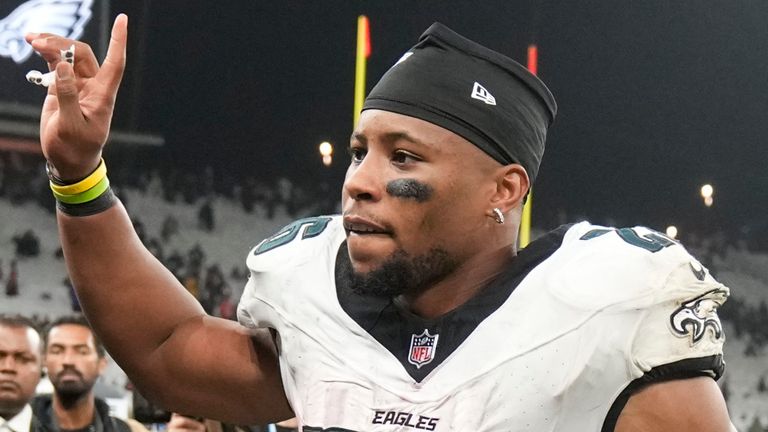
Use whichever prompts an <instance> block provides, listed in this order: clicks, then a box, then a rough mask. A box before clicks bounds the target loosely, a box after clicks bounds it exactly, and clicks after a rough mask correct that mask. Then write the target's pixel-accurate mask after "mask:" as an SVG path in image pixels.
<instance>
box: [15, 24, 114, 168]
mask: <svg viewBox="0 0 768 432" xmlns="http://www.w3.org/2000/svg"><path fill="white" fill-rule="evenodd" d="M127 37H128V17H127V16H126V15H124V14H120V15H118V16H117V18H116V19H115V23H114V25H113V27H112V37H111V39H110V41H109V49H108V50H107V56H106V58H105V59H104V62H103V63H102V65H101V66H99V64H98V61H97V60H96V56H95V55H94V54H93V50H91V47H90V46H88V45H87V44H85V43H82V42H78V41H73V40H71V39H65V38H63V37H60V36H56V35H52V34H48V33H41V34H28V35H27V36H26V40H27V42H28V43H30V44H31V45H32V48H34V49H35V51H37V52H38V53H40V55H41V56H42V57H43V58H44V59H45V61H47V62H48V68H49V70H51V71H54V70H55V71H56V83H55V85H52V86H50V87H48V95H47V96H46V98H45V102H44V104H43V111H42V115H41V117H40V143H41V145H42V150H43V154H44V155H45V158H46V159H48V161H50V163H51V164H52V165H53V167H54V169H55V170H56V173H55V174H57V175H58V176H59V177H60V178H62V179H64V180H74V179H79V178H82V177H85V176H87V175H88V174H89V173H90V172H91V171H93V170H94V169H95V168H96V166H97V165H98V164H99V159H100V158H101V150H102V148H103V147H104V144H105V143H106V141H107V137H108V136H109V128H110V124H111V122H112V113H113V112H114V108H115V99H116V97H117V90H118V88H119V87H120V81H121V80H122V77H123V71H124V70H125V47H126V40H127ZM72 44H75V47H76V48H75V52H76V56H75V62H74V66H73V65H70V64H69V63H67V62H66V61H62V58H61V50H64V49H66V48H67V47H69V46H71V45H72Z"/></svg>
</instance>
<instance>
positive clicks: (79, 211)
mask: <svg viewBox="0 0 768 432" xmlns="http://www.w3.org/2000/svg"><path fill="white" fill-rule="evenodd" d="M116 202H117V197H116V196H115V194H114V192H112V188H107V190H106V191H105V192H104V193H103V194H101V195H99V197H98V198H96V199H95V200H92V201H88V202H87V203H82V204H67V203H63V202H61V201H59V200H56V208H58V209H59V211H61V212H62V213H64V214H66V215H69V216H76V217H78V216H91V215H95V214H96V213H101V212H103V211H106V210H109V209H110V208H111V207H112V206H113V205H115V203H116Z"/></svg>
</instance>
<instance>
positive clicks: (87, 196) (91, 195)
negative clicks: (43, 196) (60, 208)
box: [52, 177, 109, 204]
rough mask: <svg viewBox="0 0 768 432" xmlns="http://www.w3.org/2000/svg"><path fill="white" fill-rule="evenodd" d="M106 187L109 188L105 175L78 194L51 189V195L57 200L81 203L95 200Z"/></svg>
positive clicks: (67, 202)
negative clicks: (61, 192)
mask: <svg viewBox="0 0 768 432" xmlns="http://www.w3.org/2000/svg"><path fill="white" fill-rule="evenodd" d="M107 189H109V179H108V178H107V177H104V178H103V179H101V181H99V182H98V183H96V185H95V186H93V187H92V188H90V189H88V190H87V191H85V192H81V193H79V194H75V195H63V194H60V193H58V192H56V191H54V190H52V191H53V196H54V197H55V198H56V199H57V200H58V201H61V202H63V203H65V204H83V203H87V202H88V201H93V200H95V199H96V198H98V197H99V196H101V194H103V193H104V192H105V191H106V190H107Z"/></svg>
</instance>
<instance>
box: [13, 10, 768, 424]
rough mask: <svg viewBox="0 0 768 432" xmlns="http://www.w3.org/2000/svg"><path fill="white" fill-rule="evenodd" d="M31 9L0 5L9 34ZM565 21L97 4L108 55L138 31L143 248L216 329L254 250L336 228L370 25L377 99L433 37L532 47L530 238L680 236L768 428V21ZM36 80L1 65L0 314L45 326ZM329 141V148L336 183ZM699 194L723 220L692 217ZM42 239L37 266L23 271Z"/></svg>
mask: <svg viewBox="0 0 768 432" xmlns="http://www.w3.org/2000/svg"><path fill="white" fill-rule="evenodd" d="M21 3H23V1H22V0H8V1H3V2H2V4H0V20H2V19H3V18H5V17H7V16H8V15H9V14H10V12H11V11H12V10H14V9H15V8H16V7H17V6H19V5H20V4H21ZM562 3H563V2H545V1H519V2H518V1H514V2H510V1H501V0H494V1H484V2H457V1H434V0H429V1H420V2H407V1H401V0H396V1H383V0H380V1H356V2H349V1H341V0H338V1H337V0H332V1H328V0H326V1H323V2H299V1H285V2H262V1H242V0H241V1H236V2H229V3H227V4H226V5H221V4H213V3H211V2H183V1H180V0H169V1H164V2H151V1H150V0H143V1H136V2H126V1H115V0H112V1H111V3H110V2H104V1H100V0H94V1H93V5H92V10H93V17H92V18H91V20H90V22H89V23H88V25H87V26H86V28H85V31H84V36H83V37H84V40H86V41H88V42H90V43H92V44H93V45H94V46H95V47H97V51H98V52H103V46H104V35H105V31H106V29H108V27H109V25H110V23H111V20H112V18H113V17H114V16H115V14H116V13H118V12H126V13H128V14H129V16H130V31H129V39H130V41H129V43H130V45H129V50H128V58H129V63H128V67H127V70H126V75H125V79H124V82H123V86H122V88H121V93H120V95H119V104H118V108H117V112H116V117H115V123H114V125H115V132H116V133H115V135H114V136H113V142H112V143H111V144H110V147H109V150H108V154H107V159H108V161H109V163H110V169H111V170H112V172H113V174H111V177H113V182H114V183H115V184H116V185H118V187H120V188H121V193H122V196H123V197H124V198H125V200H126V202H127V204H128V207H129V210H130V212H131V214H132V216H133V217H134V219H135V220H137V221H138V222H140V224H139V229H140V230H143V231H144V232H145V233H146V237H145V238H146V242H147V243H148V245H149V246H150V247H152V248H153V250H155V251H156V252H157V253H158V254H160V255H162V256H163V259H164V262H166V264H167V265H169V266H175V267H178V269H177V271H178V273H179V277H180V279H183V280H186V282H189V283H190V284H192V285H196V286H198V290H199V293H200V295H201V296H208V297H216V298H207V301H209V302H211V305H210V307H211V308H212V310H214V312H216V313H221V308H219V306H220V305H221V302H222V301H223V300H224V298H225V295H224V294H225V292H224V290H223V289H222V288H221V284H220V283H219V282H216V280H217V279H221V277H220V276H219V275H218V273H220V274H221V275H222V276H223V279H224V282H225V285H226V287H227V288H228V290H229V291H227V292H228V293H229V294H230V296H229V297H231V298H232V299H234V301H236V299H237V294H238V293H239V290H240V289H241V287H242V277H243V274H242V266H243V259H244V256H245V253H246V251H247V250H248V248H249V247H250V246H252V245H253V244H255V243H256V242H258V241H259V240H260V239H261V238H263V237H265V236H267V235H269V234H270V233H271V232H273V231H275V230H276V229H277V228H279V227H280V226H282V225H283V224H285V223H287V222H288V221H290V220H291V219H293V218H295V217H298V216H302V215H307V214H311V213H317V212H332V211H334V210H335V208H336V207H335V205H336V204H335V203H336V202H337V201H338V197H339V193H338V190H339V186H340V184H341V181H342V179H343V173H344V170H345V168H346V163H347V157H346V155H345V152H344V148H345V145H346V142H347V141H348V136H349V133H350V130H351V126H352V97H353V79H354V61H355V37H356V35H355V32H356V26H355V24H356V19H357V16H358V15H360V14H365V15H367V16H368V17H369V18H370V23H371V39H372V54H371V57H370V58H369V60H368V76H369V79H368V83H369V84H368V88H370V86H371V85H372V84H373V83H374V82H375V81H376V79H377V78H378V77H379V76H381V74H382V73H383V72H384V71H386V69H387V68H388V67H389V66H390V65H391V64H392V63H394V61H396V60H397V58H399V56H400V55H401V54H402V53H403V52H404V51H405V50H406V49H407V48H408V47H409V46H411V45H412V44H413V43H414V42H415V41H416V39H417V38H418V36H419V34H421V32H422V31H423V30H424V29H426V28H427V27H428V26H429V24H431V23H432V22H434V21H441V22H443V23H445V24H447V25H448V26H450V27H452V28H454V29H455V30H457V31H459V32H460V33H462V34H465V35H467V36H468V37H470V38H473V39H476V40H478V41H480V42H482V43H484V44H486V45H488V46H490V47H493V48H495V49H497V50H499V51H501V52H504V53H506V54H508V55H510V56H511V57H513V58H515V59H517V60H518V61H520V62H521V63H524V62H525V52H526V47H527V46H528V45H529V44H531V43H535V44H536V45H537V46H538V48H539V51H540V54H539V68H538V70H539V75H540V77H541V78H542V79H543V80H544V81H545V82H546V83H547V84H548V86H549V87H550V88H551V89H552V91H553V93H554V94H555V96H556V99H557V100H558V103H559V108H560V109H559V115H558V119H557V120H556V122H555V125H554V127H553V128H552V129H551V132H550V138H549V140H548V150H547V154H546V156H545V158H544V162H543V164H542V168H541V173H540V176H539V179H538V183H537V185H536V195H535V200H534V208H533V226H534V229H535V231H534V232H535V233H540V232H543V231H544V230H548V229H551V228H553V227H555V226H557V225H558V224H560V223H563V222H568V221H575V220H579V219H583V218H588V219H590V220H591V221H593V222H596V223H604V224H610V225H625V226H626V225H634V224H643V225H648V226H651V227H653V228H655V229H658V230H661V231H663V230H664V229H665V228H666V227H667V226H668V225H675V226H677V227H678V229H679V232H680V234H679V238H680V239H681V240H682V241H683V243H684V244H686V245H687V246H688V247H689V248H690V249H692V250H693V251H694V253H695V254H697V255H698V256H700V257H701V258H702V260H703V261H704V262H705V263H706V264H707V265H708V266H709V267H710V269H711V270H712V271H713V273H714V274H715V276H717V277H718V278H719V279H721V280H722V281H724V282H726V283H727V284H728V285H730V286H731V288H732V290H733V298H732V300H731V302H729V306H728V309H727V310H724V311H723V315H724V319H725V321H726V329H727V330H730V331H729V332H728V336H729V341H728V344H727V346H728V353H727V361H728V365H729V372H728V374H727V375H726V377H725V378H724V379H723V381H722V382H723V383H727V385H726V389H725V390H726V392H727V393H728V394H729V406H730V408H731V410H732V414H733V417H734V422H736V423H737V425H738V426H739V427H740V429H741V430H748V428H750V427H752V425H753V424H754V422H755V419H756V418H757V419H758V420H757V421H762V423H763V424H764V425H766V426H768V408H767V407H768V391H766V390H765V387H766V384H765V381H766V380H767V379H768V348H767V347H766V345H767V344H768V335H767V334H766V328H767V327H768V326H765V324H764V322H765V320H766V318H768V310H766V306H765V304H766V301H768V270H766V269H768V219H767V218H766V217H765V214H766V211H767V210H768V199H767V197H766V192H765V191H766V190H768V171H766V169H765V167H766V164H767V163H768V150H766V146H765V145H764V138H763V137H765V136H768V122H767V121H766V119H765V115H766V112H768V80H766V79H765V77H766V76H768V74H767V73H766V72H768V51H767V50H765V49H764V45H765V41H766V40H768V26H766V25H765V22H767V21H768V4H767V3H765V2H758V1H736V2H728V3H722V2H715V1H713V0H705V1H700V2H688V1H683V2H674V3H668V2H655V3H653V4H634V3H632V4H630V3H627V4H619V3H616V2H608V1H595V2H571V3H572V4H562ZM0 23H2V21H0ZM6 30H7V26H6V27H3V25H2V24H0V33H2V32H3V31H6ZM0 40H3V39H0ZM43 68H44V66H43V65H42V62H41V61H40V59H38V58H36V57H33V58H32V59H31V60H29V61H28V62H26V63H24V64H22V65H18V64H16V63H14V62H13V61H12V60H11V59H10V58H7V57H2V56H0V82H2V85H1V86H0V149H2V151H0V169H1V170H2V176H0V181H2V184H0V217H1V218H2V219H0V220H2V221H3V222H2V228H0V259H1V260H2V265H0V269H2V270H3V272H2V273H3V275H2V276H3V277H2V279H0V283H2V284H3V285H5V284H6V283H7V280H8V279H9V278H10V268H9V265H10V262H11V261H12V260H14V259H16V260H17V261H18V282H19V295H18V296H15V297H6V296H0V299H2V300H1V301H0V305H2V306H0V312H1V311H29V312H30V313H37V314H38V315H39V316H40V317H41V318H42V319H45V317H51V316H53V315H56V314H60V313H64V312H66V311H68V310H69V309H70V299H69V293H68V291H67V290H68V288H66V286H65V284H63V283H62V281H63V279H64V277H65V270H64V266H63V263H62V262H61V260H60V259H58V258H57V257H56V252H57V249H58V242H57V236H56V230H55V220H54V217H53V214H52V213H51V212H50V211H47V210H45V209H50V208H51V199H50V197H49V195H48V193H47V192H46V190H45V189H46V188H45V179H44V176H43V174H42V171H41V169H40V162H41V159H40V156H39V155H38V154H37V150H36V149H37V147H36V144H35V142H36V139H37V138H36V136H35V133H36V116H37V115H38V111H39V105H40V102H41V100H42V92H41V91H39V89H37V88H34V87H33V86H31V85H29V84H27V83H25V82H24V81H23V76H24V74H25V73H26V72H27V71H28V70H29V69H40V70H42V69H43ZM322 141H330V142H331V143H333V144H334V146H335V148H336V154H335V157H334V160H333V163H332V164H331V166H330V167H326V166H324V165H323V164H322V163H321V161H320V157H319V155H318V152H317V146H318V144H319V143H320V142H322ZM705 183H709V184H712V185H713V187H714V190H715V194H714V204H713V205H712V206H711V207H707V206H705V205H704V204H703V202H702V199H701V197H700V196H699V188H700V186H701V185H702V184H705ZM174 220H175V222H174ZM211 220H212V221H213V226H210V221H211ZM174 225H175V226H176V227H177V231H176V232H175V233H174V232H173V229H172V227H173V226H174ZM164 226H165V227H166V229H167V230H170V231H166V234H168V232H170V234H168V235H167V236H164V235H163V231H164V230H163V227H164ZM169 226H170V227H169ZM30 231H31V233H30ZM244 232H245V233H247V234H246V235H243V233H244ZM25 233H26V234H27V235H26V236H25ZM34 239H36V243H37V245H38V251H37V253H36V254H34V253H33V254H30V255H25V254H27V252H30V251H25V249H26V248H27V247H28V246H29V245H30V244H34V243H35V240H34ZM198 244H199V245H200V247H199V248H195V246H196V245H198ZM19 247H21V250H19ZM32 249H34V247H33V248H32ZM196 250H199V251H202V254H203V257H202V259H201V258H200V254H199V252H196ZM214 264H216V265H218V268H219V270H220V272H217V271H216V270H215V269H214V270H211V268H212V267H213V265H214ZM233 269H234V271H233ZM209 273H211V274H213V276H210V277H209ZM190 275H191V276H190ZM189 278H191V279H194V280H190V279H189ZM207 279H211V280H213V282H211V284H214V285H215V286H216V288H206V286H207V285H208V284H207ZM214 285H211V286H214ZM209 290H214V291H215V292H216V293H215V295H211V294H210V293H209V292H207V291H209ZM113 379H114V381H115V382H114V383H113V384H114V386H113V387H120V385H121V384H120V376H119V374H117V373H116V374H115V375H114V378H113ZM761 383H762V384H761ZM761 389H762V391H761Z"/></svg>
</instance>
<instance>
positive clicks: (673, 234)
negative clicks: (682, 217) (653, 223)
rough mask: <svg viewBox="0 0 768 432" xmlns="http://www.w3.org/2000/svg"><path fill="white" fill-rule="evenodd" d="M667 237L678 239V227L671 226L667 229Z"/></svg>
mask: <svg viewBox="0 0 768 432" xmlns="http://www.w3.org/2000/svg"><path fill="white" fill-rule="evenodd" d="M667 237H669V238H677V227H676V226H674V225H670V226H668V227H667Z"/></svg>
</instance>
